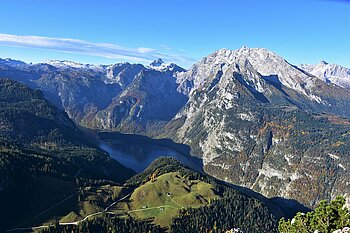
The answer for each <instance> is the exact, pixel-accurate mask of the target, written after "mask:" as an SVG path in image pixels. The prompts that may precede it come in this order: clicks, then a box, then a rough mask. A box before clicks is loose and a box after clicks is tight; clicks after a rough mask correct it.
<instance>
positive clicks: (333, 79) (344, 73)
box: [300, 61, 350, 89]
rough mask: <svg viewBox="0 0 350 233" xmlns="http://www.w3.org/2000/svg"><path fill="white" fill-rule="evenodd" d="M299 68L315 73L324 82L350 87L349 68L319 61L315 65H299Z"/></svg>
mask: <svg viewBox="0 0 350 233" xmlns="http://www.w3.org/2000/svg"><path fill="white" fill-rule="evenodd" d="M300 68H301V69H303V70H305V71H307V72H309V73H310V74H312V75H315V76H316V77H318V78H319V79H321V80H322V81H324V82H326V83H332V84H335V85H338V86H340V87H344V88H346V89H350V69H349V68H345V67H342V66H340V65H336V64H329V63H327V62H325V61H321V62H320V63H318V64H316V65H306V64H303V65H300Z"/></svg>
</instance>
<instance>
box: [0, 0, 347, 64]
mask: <svg viewBox="0 0 350 233" xmlns="http://www.w3.org/2000/svg"><path fill="white" fill-rule="evenodd" d="M349 28H350V1H344V0H343V1H340V0H339V1H336V0H333V1H331V0H123V1H121V0H0V58H13V59H19V60H23V61H26V62H33V63H37V62H43V61H45V60H49V59H57V60H71V61H76V62H81V63H94V64H112V63H116V62H124V61H128V62H135V63H143V64H148V63H149V62H151V61H152V60H155V59H157V58H162V59H163V60H165V61H166V62H175V63H177V64H179V65H182V66H183V67H185V68H189V67H190V66H191V65H192V64H194V63H196V62H197V61H199V60H200V59H201V58H202V57H205V56H207V55H209V54H210V53H213V52H214V51H215V50H218V49H221V48H227V49H233V50H235V49H239V48H240V47H242V46H247V47H253V48H255V47H263V48H267V49H269V50H272V51H274V52H275V53H277V54H279V55H281V56H282V57H284V58H285V59H286V60H287V61H289V62H290V63H292V64H295V65H299V64H301V63H308V64H315V63H318V62H319V61H321V60H325V61H327V62H329V63H336V64H340V65H342V66H346V67H350V29H349Z"/></svg>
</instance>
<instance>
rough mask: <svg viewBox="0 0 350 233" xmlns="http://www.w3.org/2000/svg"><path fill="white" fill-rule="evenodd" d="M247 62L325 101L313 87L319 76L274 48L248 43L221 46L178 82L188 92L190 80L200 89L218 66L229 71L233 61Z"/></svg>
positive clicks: (307, 94) (263, 72)
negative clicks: (232, 48)
mask: <svg viewBox="0 0 350 233" xmlns="http://www.w3.org/2000/svg"><path fill="white" fill-rule="evenodd" d="M247 63H249V64H250V71H251V72H253V73H254V72H258V73H259V74H260V75H262V76H276V77H277V78H278V81H279V82H280V83H282V84H283V85H284V86H286V87H288V88H291V89H293V90H295V91H297V92H299V93H300V94H303V95H306V96H307V97H308V98H310V99H311V100H313V101H317V102H321V100H320V99H319V98H318V97H317V96H315V94H313V93H312V89H313V87H314V86H315V84H316V83H317V82H319V80H318V79H317V78H315V77H313V76H312V75H309V74H307V73H305V72H303V71H302V70H300V69H299V68H298V67H296V66H293V65H291V64H290V63H288V62H287V61H286V60H285V59H284V58H282V57H281V56H279V55H277V54H275V53H274V52H272V51H269V50H267V49H265V48H248V47H245V46H243V47H242V48H240V49H238V50H229V49H225V48H224V49H220V50H217V51H215V52H214V53H212V54H210V55H208V56H207V57H205V58H203V59H202V60H201V61H200V62H199V63H197V64H195V65H194V66H193V67H192V68H191V69H190V70H189V71H188V72H186V73H185V74H180V75H178V82H179V83H182V84H181V85H180V87H179V88H180V89H181V88H182V90H187V92H188V86H189V85H188V84H189V83H190V84H191V85H192V86H193V88H194V89H196V88H198V87H200V86H202V84H203V83H204V82H206V81H208V77H209V79H210V77H213V74H215V72H217V71H218V70H222V72H224V73H225V71H226V70H227V69H229V68H230V67H231V68H232V66H233V65H236V66H241V65H242V64H247ZM184 86H186V87H184Z"/></svg>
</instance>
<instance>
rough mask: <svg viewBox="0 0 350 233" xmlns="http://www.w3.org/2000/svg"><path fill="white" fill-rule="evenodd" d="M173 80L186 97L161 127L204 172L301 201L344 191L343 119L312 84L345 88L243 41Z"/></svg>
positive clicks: (349, 160)
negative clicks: (186, 148)
mask: <svg viewBox="0 0 350 233" xmlns="http://www.w3.org/2000/svg"><path fill="white" fill-rule="evenodd" d="M274 67H275V69H274ZM178 83H179V88H178V90H179V91H182V92H183V93H186V94H188V95H189V101H188V103H187V104H186V105H185V107H183V108H182V110H181V111H180V112H179V113H178V114H177V115H176V117H175V118H174V119H173V120H172V121H171V122H170V123H169V124H168V125H167V127H166V129H165V132H167V134H168V135H170V136H171V135H176V136H175V137H174V138H175V139H176V140H177V141H179V142H182V143H185V144H188V145H190V146H191V148H192V153H193V154H194V155H199V156H202V158H203V162H204V164H205V167H204V168H205V171H206V172H208V173H209V174H212V175H214V176H216V177H219V178H221V179H224V180H226V181H228V182H231V183H234V184H239V185H243V186H246V187H249V188H252V189H254V190H256V191H258V192H261V193H262V194H264V195H267V196H269V197H274V196H282V197H286V198H292V199H297V200H299V201H301V202H302V203H304V204H305V205H308V206H313V205H314V204H315V202H316V201H317V200H318V199H322V198H330V197H334V196H335V195H337V194H346V193H349V192H350V190H349V187H348V186H347V184H346V180H347V179H349V174H348V173H347V170H348V169H349V168H350V167H349V166H350V158H349V156H348V155H349V149H350V145H349V139H350V138H349V136H350V135H349V132H350V131H349V130H350V127H349V121H348V120H347V119H346V118H341V117H338V116H334V115H330V113H332V112H333V111H332V110H331V109H330V108H327V107H326V106H327V105H329V104H331V103H330V102H329V98H328V97H327V95H328V94H329V93H328V94H322V93H321V91H320V90H319V89H320V88H323V89H325V90H327V91H329V92H331V93H335V92H336V91H338V90H339V91H341V92H342V93H344V96H343V98H344V99H345V98H346V99H347V100H349V99H350V98H349V93H348V92H347V91H346V90H344V89H341V88H338V87H336V86H333V85H327V84H326V83H324V82H322V81H320V80H318V79H317V78H315V77H313V76H312V75H309V74H307V73H306V72H304V71H302V70H300V69H298V68H295V67H294V66H292V65H290V64H289V63H287V62H286V61H284V60H283V59H281V58H279V57H278V56H277V55H275V54H273V53H271V52H268V51H266V50H261V49H247V48H242V49H240V50H238V51H228V50H219V51H217V52H216V53H214V54H212V55H209V56H208V57H206V58H204V59H203V60H202V61H201V62H200V63H198V64H196V65H194V66H193V67H192V68H191V69H190V70H189V71H188V72H186V73H180V74H179V75H178ZM332 98H337V97H334V96H333V97H332ZM333 107H334V106H333ZM313 110H314V111H315V112H317V111H324V110H326V111H328V114H322V113H319V114H316V113H315V114H313V113H311V112H312V111H313ZM333 110H334V109H333ZM336 111H337V112H342V110H339V109H337V110H336ZM343 113H344V112H343ZM348 114H349V113H348V112H346V113H344V115H348ZM348 116H349V115H348ZM320 184H321V185H320Z"/></svg>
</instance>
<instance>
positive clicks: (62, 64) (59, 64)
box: [44, 60, 102, 70]
mask: <svg viewBox="0 0 350 233" xmlns="http://www.w3.org/2000/svg"><path fill="white" fill-rule="evenodd" d="M44 63H46V64H49V65H51V66H54V67H56V68H57V69H69V68H75V69H93V70H97V69H102V66H101V65H91V64H82V63H78V62H73V61H66V60H63V61H61V60H48V61H46V62H44Z"/></svg>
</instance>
